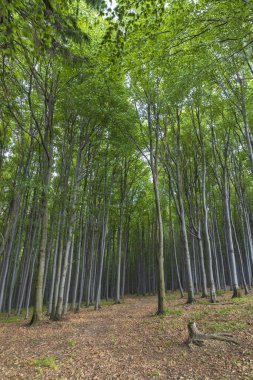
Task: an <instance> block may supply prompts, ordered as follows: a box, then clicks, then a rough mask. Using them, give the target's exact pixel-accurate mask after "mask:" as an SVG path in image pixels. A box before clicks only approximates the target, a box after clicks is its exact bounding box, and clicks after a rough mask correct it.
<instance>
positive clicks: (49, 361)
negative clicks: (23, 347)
mask: <svg viewBox="0 0 253 380" xmlns="http://www.w3.org/2000/svg"><path fill="white" fill-rule="evenodd" d="M32 365H34V366H35V369H36V370H37V372H40V373H41V372H42V371H41V369H43V368H50V369H55V370H56V369H58V365H57V364H56V362H55V359H54V358H53V357H52V356H48V357H45V358H38V359H34V360H32Z"/></svg>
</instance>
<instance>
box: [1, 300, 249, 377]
mask: <svg viewBox="0 0 253 380" xmlns="http://www.w3.org/2000/svg"><path fill="white" fill-rule="evenodd" d="M248 300H250V302H251V303H249V302H248V303H247V302H245V303H243V304H239V305H232V306H230V305H229V304H225V305H223V304H217V305H207V304H198V305H193V306H186V305H185V304H184V302H185V301H181V300H171V301H170V302H169V307H170V314H169V315H166V316H165V317H164V318H159V317H157V316H154V312H155V309H156V298H155V297H142V298H140V297H138V298H137V297H133V298H126V299H125V302H124V303H123V304H120V305H111V306H105V307H103V308H102V309H101V310H99V311H94V310H93V309H92V308H90V309H88V310H87V309H85V310H83V311H82V312H81V313H79V314H73V315H70V316H69V318H68V319H67V320H65V321H63V322H45V323H44V324H43V325H41V326H38V327H32V328H29V327H27V326H26V325H25V324H24V323H22V324H17V323H16V324H0V379H49V380H51V379H61V380H63V379H67V380H68V379H94V380H95V379H98V380H111V379H126V380H130V379H132V380H133V379H135V380H142V379H150V378H159V379H186V380H191V379H199V380H207V379H211V380H215V379H219V380H225V379H231V380H232V379H234V380H239V379H244V380H246V379H253V334H252V333H253V318H252V316H253V308H252V312H251V313H250V312H249V311H250V307H251V305H252V298H248ZM243 310H244V311H245V312H244V314H242V312H243ZM209 311H210V312H209ZM228 313H229V314H228ZM228 315H229V317H228ZM217 316H218V317H217ZM190 318H191V319H193V318H194V319H195V320H197V321H199V322H198V323H199V327H200V328H203V326H204V327H205V326H207V323H212V321H215V323H217V326H220V324H221V323H223V324H224V323H227V322H225V321H227V320H228V321H230V322H229V323H230V325H228V330H229V329H230V330H231V328H233V332H234V334H235V336H236V337H237V339H238V341H239V342H240V345H239V346H236V345H232V344H228V343H225V342H208V343H206V344H205V346H204V347H201V348H200V347H193V349H192V350H191V351H189V350H188V349H187V348H186V346H185V345H184V344H183V342H184V340H185V339H186V337H187V327H186V326H187V322H188V320H189V319H190ZM210 318H211V321H210ZM240 321H242V322H241V325H240ZM213 323H214V322H213ZM233 323H234V324H233ZM242 325H243V328H242ZM231 326H232V327H231ZM209 327H210V329H211V328H212V324H211V325H210V326H209Z"/></svg>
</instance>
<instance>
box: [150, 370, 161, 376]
mask: <svg viewBox="0 0 253 380" xmlns="http://www.w3.org/2000/svg"><path fill="white" fill-rule="evenodd" d="M158 376H160V372H159V371H158V370H157V369H155V370H154V371H151V372H149V374H148V377H151V378H153V377H158Z"/></svg>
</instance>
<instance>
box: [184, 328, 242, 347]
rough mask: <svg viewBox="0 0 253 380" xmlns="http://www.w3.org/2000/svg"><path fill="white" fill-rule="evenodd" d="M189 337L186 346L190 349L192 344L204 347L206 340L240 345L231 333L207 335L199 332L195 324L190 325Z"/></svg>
mask: <svg viewBox="0 0 253 380" xmlns="http://www.w3.org/2000/svg"><path fill="white" fill-rule="evenodd" d="M188 331H189V337H188V339H187V341H186V345H187V346H188V347H190V344H195V345H197V346H203V345H204V340H220V341H225V342H228V343H234V344H238V342H237V341H236V340H234V339H233V335H232V334H229V333H216V334H205V333H202V332H201V331H199V330H198V328H197V325H196V323H195V322H189V323H188Z"/></svg>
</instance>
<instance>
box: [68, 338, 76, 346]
mask: <svg viewBox="0 0 253 380" xmlns="http://www.w3.org/2000/svg"><path fill="white" fill-rule="evenodd" d="M68 345H69V347H75V345H76V341H75V340H74V339H69V340H68Z"/></svg>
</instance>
